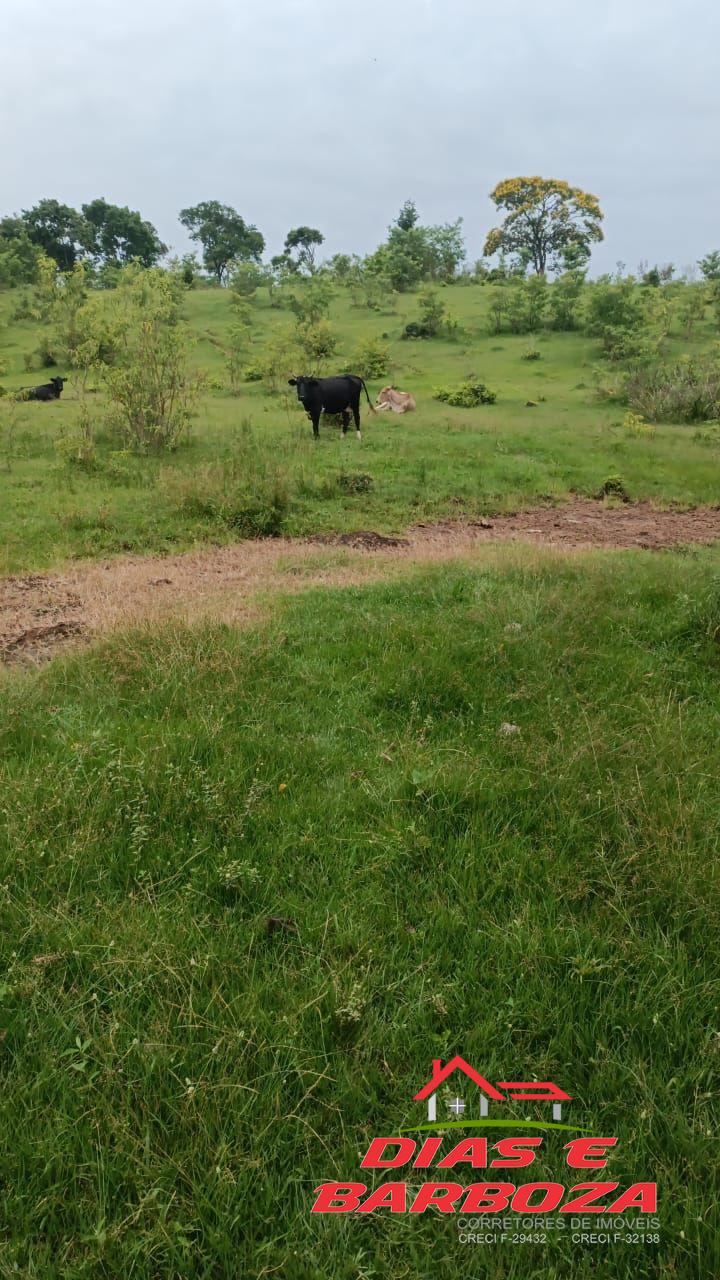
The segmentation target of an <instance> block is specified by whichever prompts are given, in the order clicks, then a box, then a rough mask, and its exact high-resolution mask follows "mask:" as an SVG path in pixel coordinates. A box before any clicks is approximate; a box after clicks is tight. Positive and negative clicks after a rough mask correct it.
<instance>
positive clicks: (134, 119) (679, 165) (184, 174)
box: [0, 0, 720, 271]
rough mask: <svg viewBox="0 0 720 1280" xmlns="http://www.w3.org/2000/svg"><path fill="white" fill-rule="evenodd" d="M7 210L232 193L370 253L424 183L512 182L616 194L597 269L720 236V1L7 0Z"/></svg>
mask: <svg viewBox="0 0 720 1280" xmlns="http://www.w3.org/2000/svg"><path fill="white" fill-rule="evenodd" d="M0 121H1V122H2V134H1V135H0V136H1V137H2V149H1V154H2V164H1V165H0V215H1V214H3V213H11V212H15V211H18V210H20V209H21V208H29V207H30V206H31V205H32V204H34V203H35V202H36V201H37V200H38V199H40V198H42V197H44V196H54V197H56V198H58V199H60V200H63V201H65V202H67V203H69V204H73V205H75V206H79V205H80V204H81V203H83V202H84V201H86V200H91V199H93V198H94V197H96V196H104V197H105V198H106V199H107V200H110V201H112V202H114V203H117V204H128V205H130V207H131V208H136V209H139V210H140V211H141V213H142V215H143V216H144V217H146V218H149V219H150V220H151V221H152V222H153V223H154V224H155V225H156V226H157V228H158V231H159V232H160V235H161V237H162V238H163V239H164V240H165V241H166V242H167V243H169V244H170V245H172V246H173V247H174V248H175V249H176V250H181V251H184V250H185V249H186V248H187V247H188V242H187V239H186V234H185V232H184V231H183V229H182V228H181V227H179V225H178V223H177V212H178V210H179V209H181V208H182V207H184V206H186V205H189V204H195V203H197V201H199V200H208V199H218V200H221V201H223V202H225V203H228V204H231V205H233V206H235V207H236V208H237V209H238V210H239V212H240V213H241V214H242V215H243V217H245V218H246V219H247V220H248V221H250V222H254V223H256V225H257V226H258V227H259V228H260V230H261V231H262V232H263V234H264V235H265V238H266V240H267V242H268V248H269V251H270V252H273V253H274V252H277V251H278V250H279V249H280V248H281V247H282V241H283V239H284V237H285V234H286V232H287V230H288V229H289V228H290V227H291V226H296V225H298V224H300V223H309V224H310V225H312V226H317V227H319V228H320V229H321V231H323V232H324V234H325V236H326V244H325V245H324V246H323V252H327V253H334V252H338V251H341V250H342V251H346V252H353V251H354V252H360V253H364V252H367V251H369V250H371V249H373V248H374V247H375V246H376V245H377V244H378V243H379V241H380V240H381V239H382V238H383V236H384V234H385V230H386V227H387V225H388V223H389V222H390V221H391V220H392V219H393V218H394V216H395V215H396V213H397V211H398V209H399V207H400V205H401V204H402V202H403V201H404V200H405V199H407V198H412V199H414V200H415V201H416V203H417V205H418V207H419V210H420V214H421V217H422V220H423V221H425V222H445V221H451V220H453V219H455V218H456V217H458V216H460V215H462V217H463V218H464V219H465V233H466V237H467V242H468V252H469V257H470V258H471V259H472V258H474V257H477V256H479V254H480V253H481V251H482V245H483V241H484V236H485V232H486V231H487V229H488V228H489V227H490V226H491V225H492V224H493V212H494V211H493V208H492V206H491V204H490V203H489V201H488V199H487V194H488V192H489V191H490V189H491V188H492V187H493V186H494V184H495V183H496V182H497V181H499V180H500V179H501V178H504V177H512V176H515V175H517V174H526V173H540V174H542V175H543V176H546V177H558V178H564V179H566V180H567V181H569V182H571V183H573V184H574V185H578V186H581V187H584V188H585V189H586V190H589V191H592V192H594V193H595V194H596V195H598V196H599V197H600V201H601V204H602V207H603V209H604V211H605V215H606V218H605V235H606V240H605V243H604V244H603V245H602V246H600V247H599V248H597V249H596V250H595V252H594V255H593V269H594V270H596V271H597V270H603V269H609V268H612V267H613V266H614V264H615V262H616V261H617V260H622V261H624V262H626V263H627V265H628V267H629V268H630V269H634V268H635V267H636V266H637V264H638V262H639V260H640V259H641V258H647V259H649V260H650V262H655V261H658V262H666V261H673V262H675V263H676V264H677V265H678V266H680V267H684V266H685V265H687V264H691V263H693V262H694V261H695V260H696V259H697V258H698V257H700V256H701V255H702V254H704V253H705V252H707V251H708V250H709V249H713V248H720V164H719V163H718V137H719V136H720V5H718V4H717V0H500V3H498V0H492V3H490V2H489V0H234V2H233V0H203V3H201V4H198V3H191V2H190V0H172V2H170V0H144V2H143V3H140V0H126V2H125V3H124V4H122V5H119V4H117V3H116V2H115V0H114V2H113V3H108V0H5V2H4V4H3V21H2V45H1V47H0Z"/></svg>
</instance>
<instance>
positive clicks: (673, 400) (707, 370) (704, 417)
mask: <svg viewBox="0 0 720 1280" xmlns="http://www.w3.org/2000/svg"><path fill="white" fill-rule="evenodd" d="M626 391H627V400H628V404H629V405H630V408H631V409H633V410H634V412H635V413H638V414H642V416H643V417H644V418H646V419H648V420H649V421H650V422H710V421H712V420H713V419H714V418H718V417H720V358H718V356H706V357H704V358H703V357H692V356H682V357H681V358H680V359H679V360H677V361H675V363H674V364H670V365H650V366H648V367H644V368H638V369H636V370H634V371H633V373H631V374H630V376H629V377H628V379H627V384H626Z"/></svg>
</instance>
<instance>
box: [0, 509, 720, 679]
mask: <svg viewBox="0 0 720 1280" xmlns="http://www.w3.org/2000/svg"><path fill="white" fill-rule="evenodd" d="M508 540H509V541H519V542H523V543H528V542H529V543H532V544H535V545H536V546H539V547H542V546H544V547H556V548H559V549H566V550H571V549H578V548H588V547H606V548H627V547H634V548H642V549H645V550H650V551H659V550H663V549H667V548H672V547H678V546H683V545H692V544H709V543H712V542H716V541H718V540H720V508H708V507H705V508H695V509H694V510H690V511H680V510H673V509H658V508H655V507H653V506H652V505H651V504H650V503H645V502H637V503H627V504H622V505H617V506H612V505H608V504H606V503H603V502H598V501H593V500H591V499H585V498H582V499H581V498H576V499H574V500H573V501H571V502H569V503H568V504H567V505H566V506H563V507H551V506H546V507H536V508H534V509H533V510H530V511H520V512H517V513H516V514H513V515H501V516H493V517H492V518H490V519H487V520H480V521H475V522H469V523H460V522H447V523H443V524H418V525H415V526H414V527H413V528H412V529H410V530H409V531H408V533H407V535H406V536H405V537H402V538H399V537H388V536H385V535H383V534H379V533H375V532H374V531H372V530H361V531H359V532H356V533H345V534H339V535H337V536H332V537H317V538H314V539H307V540H292V539H286V538H276V539H268V540H263V541H259V542H241V543H236V544H234V545H232V546H228V547H215V548H207V547H204V548H203V549H202V550H199V551H192V552H187V553H184V554H182V555H176V556H123V557H120V558H118V559H113V560H110V561H106V562H98V561H79V562H77V563H76V564H74V565H72V566H71V567H69V568H67V569H63V570H62V571H58V572H57V573H49V574H29V575H27V576H26V577H15V578H6V579H4V580H0V661H2V660H4V661H5V662H14V661H26V662H27V661H29V662H41V661H43V660H45V659H47V658H48V657H51V656H52V655H53V654H54V653H55V652H57V651H58V650H59V649H61V648H66V647H67V646H68V645H71V644H77V643H78V641H79V640H82V639H83V638H85V639H88V638H90V637H92V636H93V635H97V634H102V633H104V632H107V631H110V630H112V629H113V628H115V627H119V626H135V625H138V624H141V623H154V622H159V621H162V620H166V619H170V618H176V619H179V620H181V621H196V620H198V619H201V618H214V619H218V620H220V619H221V620H223V621H226V622H233V623H238V622H242V621H248V620H249V619H251V618H254V617H258V616H259V615H260V614H261V612H262V608H263V603H262V597H263V595H265V594H266V593H268V592H270V593H272V592H274V591H300V590H304V589H306V588H308V587H313V586H322V585H327V586H335V585H350V584H353V583H359V582H367V581H373V580H377V579H381V578H387V577H390V576H393V575H394V574H396V573H399V572H403V571H404V570H406V569H407V568H408V566H409V565H410V564H413V563H417V564H426V563H431V562H441V561H445V560H452V559H455V558H459V557H472V556H473V555H476V554H479V553H481V552H482V551H483V549H485V551H486V552H487V550H488V548H489V545H490V544H494V543H499V542H502V541H506V542H507V541H508Z"/></svg>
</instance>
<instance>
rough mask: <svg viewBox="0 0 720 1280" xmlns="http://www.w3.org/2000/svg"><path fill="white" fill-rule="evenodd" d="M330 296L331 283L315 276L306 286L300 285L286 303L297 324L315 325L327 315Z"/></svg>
mask: <svg viewBox="0 0 720 1280" xmlns="http://www.w3.org/2000/svg"><path fill="white" fill-rule="evenodd" d="M332 296H333V286H332V282H331V281H330V280H328V279H327V278H324V277H322V276H315V277H314V278H313V279H312V280H310V281H308V283H307V284H305V283H300V285H299V292H297V293H291V294H290V295H289V298H288V302H289V306H290V310H291V311H293V312H294V313H295V316H296V318H297V321H298V324H317V323H318V322H319V321H320V320H322V318H323V317H324V316H326V315H327V313H328V311H329V309H330V301H331V299H332Z"/></svg>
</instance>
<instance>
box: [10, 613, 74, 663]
mask: <svg viewBox="0 0 720 1280" xmlns="http://www.w3.org/2000/svg"><path fill="white" fill-rule="evenodd" d="M85 629H86V628H85V627H84V626H83V624H82V623H81V622H54V623H52V625H51V626H49V627H28V628H27V630H26V631H21V632H20V633H19V635H16V636H12V637H11V639H9V640H6V641H4V642H3V643H2V645H0V658H1V659H2V660H3V661H4V662H17V661H19V660H21V659H23V660H25V661H28V660H29V661H33V662H37V661H42V660H43V659H44V658H49V657H51V656H52V654H53V653H54V651H55V650H56V649H57V648H58V646H59V645H61V644H62V642H63V641H64V640H68V639H71V638H73V639H74V638H76V637H77V636H79V635H82V634H83V633H84V631H85Z"/></svg>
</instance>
